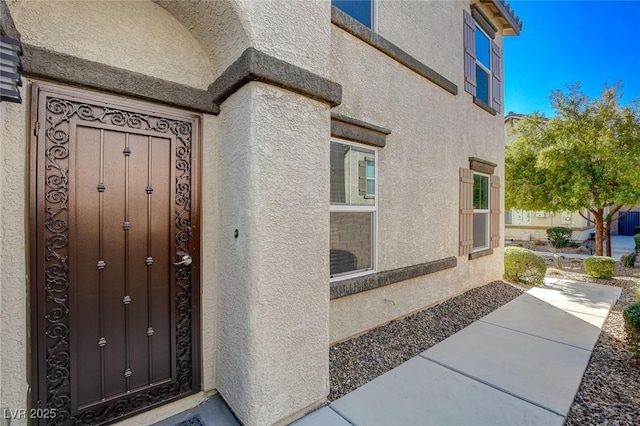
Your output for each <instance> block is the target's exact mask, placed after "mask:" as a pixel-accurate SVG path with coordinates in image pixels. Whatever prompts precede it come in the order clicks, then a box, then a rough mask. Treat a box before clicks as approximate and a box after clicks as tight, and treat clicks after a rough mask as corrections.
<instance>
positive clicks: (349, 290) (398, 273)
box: [329, 257, 458, 300]
mask: <svg viewBox="0 0 640 426" xmlns="http://www.w3.org/2000/svg"><path fill="white" fill-rule="evenodd" d="M457 262H458V261H457V258H456V257H447V258H444V259H440V260H434V261H432V262H426V263H420V264H418V265H412V266H407V267H404V268H398V269H392V270H390V271H382V272H376V273H372V274H367V275H364V276H361V277H354V278H348V279H344V280H341V281H332V282H330V284H329V288H330V292H331V296H330V298H331V300H333V299H339V298H341V297H345V296H350V295H352V294H357V293H361V292H363V291H368V290H373V289H375V288H379V287H384V286H387V285H389V284H394V283H397V282H400V281H405V280H409V279H411V278H417V277H420V276H423V275H427V274H433V273H435V272H438V271H442V270H445V269H450V268H455V267H456V265H457Z"/></svg>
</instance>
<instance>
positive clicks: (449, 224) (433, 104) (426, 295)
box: [330, 2, 504, 342]
mask: <svg viewBox="0 0 640 426" xmlns="http://www.w3.org/2000/svg"><path fill="white" fill-rule="evenodd" d="M390 3H393V5H391V4H390ZM422 3H423V2H387V4H385V2H381V3H380V5H379V29H380V33H381V34H382V35H383V36H385V37H388V38H389V39H390V41H392V42H394V43H395V44H397V45H398V47H400V48H401V49H403V50H406V51H408V52H411V53H415V54H416V59H419V60H421V61H422V62H423V63H424V64H425V65H427V66H429V67H431V68H432V69H434V70H435V71H437V72H439V73H441V74H443V75H444V76H445V77H446V78H448V79H450V80H451V81H453V83H455V84H456V85H457V86H458V94H457V95H452V94H451V93H449V92H447V91H445V90H443V89H442V88H440V87H439V86H437V85H435V84H433V83H432V82H430V81H428V80H427V79H425V78H423V77H421V76H420V75H418V74H416V73H415V72H413V71H411V70H409V69H408V68H406V67H404V66H403V65H401V64H399V63H398V62H396V61H395V60H393V59H392V58H390V57H388V56H386V55H384V54H383V53H381V52H380V51H378V50H376V49H375V48H373V47H372V46H370V45H368V44H367V43H364V42H363V41H361V40H359V39H357V38H355V37H354V36H352V35H351V34H348V33H347V32H345V31H343V30H342V29H340V28H338V27H336V26H334V27H333V28H332V32H331V37H332V38H331V43H332V44H331V49H332V54H331V73H332V74H331V78H332V79H333V80H335V81H337V82H339V83H341V84H342V85H343V87H344V93H343V103H342V105H340V106H338V107H336V108H335V109H334V110H335V111H336V112H339V113H341V114H343V115H346V116H348V117H352V118H355V119H359V120H363V121H366V122H369V123H372V124H375V125H378V126H382V127H386V128H388V129H390V130H391V134H390V135H389V136H388V137H387V144H386V146H385V147H384V148H381V149H379V154H378V155H379V157H378V164H377V166H378V213H377V219H378V223H377V265H378V268H377V270H378V271H386V270H392V269H396V268H402V267H406V266H411V265H416V264H420V263H424V262H429V261H434V260H438V259H443V258H446V257H449V256H457V254H458V222H459V218H458V215H459V192H458V185H459V183H458V176H459V174H458V173H459V172H458V170H459V168H460V167H469V157H478V158H482V159H484V160H488V161H490V162H493V163H497V164H498V167H497V168H496V172H495V174H496V175H497V176H500V177H501V178H502V177H503V176H504V167H503V164H504V130H503V120H502V114H496V115H495V116H493V115H491V114H489V113H488V112H486V111H485V110H483V109H481V108H479V107H478V106H476V105H474V104H473V99H472V96H471V95H470V94H468V93H466V92H465V91H464V81H463V78H464V75H463V62H462V50H463V45H462V44H463V40H462V15H463V13H462V11H463V8H464V7H468V5H467V6H465V5H466V3H465V2H430V3H429V4H428V5H426V4H422ZM410 15H415V16H420V18H421V19H420V20H418V19H417V18H412V19H407V20H405V18H406V17H407V16H410ZM443 22H445V23H447V24H446V25H445V24H443ZM444 28H447V31H446V37H443V32H444ZM452 28H458V29H459V31H458V30H455V31H454V30H452ZM385 29H386V31H387V32H386V33H385ZM436 29H437V30H436ZM417 33H419V34H421V37H415V34H417ZM422 34H426V35H425V36H424V37H423V36H422ZM417 39H419V41H416V40H417ZM496 41H497V43H498V44H499V45H501V44H502V39H501V36H500V35H499V34H498V35H496ZM401 43H406V44H401ZM423 45H424V46H423ZM433 45H435V47H434V46H433ZM427 46H429V47H427ZM430 49H435V50H436V51H437V52H436V51H433V52H432V51H431V50H430ZM421 52H422V53H421ZM425 52H426V53H425ZM501 199H504V185H502V188H501ZM501 222H502V220H501ZM503 231H504V230H503V229H502V230H501V235H504V233H503ZM501 277H502V245H501V247H500V248H498V249H494V254H493V255H490V256H486V257H482V258H479V259H475V260H468V259H467V258H466V257H458V266H457V267H456V268H454V269H450V270H446V271H442V272H438V273H436V274H432V275H426V276H423V277H419V278H415V279H412V280H409V281H405V282H401V283H396V284H392V285H390V286H387V287H384V288H380V289H374V290H370V291H367V292H364V293H360V294H357V295H353V296H348V297H344V298H340V299H335V300H332V301H331V316H330V317H331V341H332V342H335V341H339V340H343V339H345V338H347V337H349V336H351V335H354V334H357V333H360V332H362V331H365V330H367V329H370V328H372V327H375V326H376V325H379V324H381V323H384V322H388V321H390V320H392V319H394V318H396V317H398V316H402V315H406V314H408V313H410V312H413V311H415V310H418V309H420V308H422V307H426V306H429V305H431V304H434V303H437V302H439V301H442V300H444V299H447V298H449V297H452V296H454V295H457V294H459V293H462V292H464V291H465V290H467V289H469V288H472V287H475V286H479V285H483V284H486V283H488V282H490V281H493V280H496V279H500V278H501Z"/></svg>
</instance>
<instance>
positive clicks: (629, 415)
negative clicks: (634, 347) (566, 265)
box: [559, 262, 640, 426]
mask: <svg viewBox="0 0 640 426" xmlns="http://www.w3.org/2000/svg"><path fill="white" fill-rule="evenodd" d="M616 272H617V277H615V278H613V279H611V280H594V279H592V278H591V279H590V280H591V281H595V282H599V283H600V284H608V285H615V286H618V287H620V288H622V294H621V296H620V299H618V302H617V303H616V304H615V306H614V307H613V308H612V310H611V313H610V314H609V317H608V318H607V321H606V322H605V323H604V326H603V327H602V332H601V334H600V339H599V340H598V343H597V344H596V347H595V349H594V350H593V354H592V355H591V360H590V361H589V365H588V366H587V370H586V372H585V375H584V377H583V379H582V383H581V384H580V389H579V390H578V393H577V395H576V398H575V400H574V401H573V404H572V405H571V410H570V411H569V416H568V418H567V421H566V423H565V424H566V425H571V426H573V425H576V426H578V425H580V426H583V425H629V426H631V425H640V360H638V359H636V358H634V357H632V356H631V354H630V353H629V352H628V351H627V345H626V343H625V331H624V322H623V319H622V311H623V310H624V308H625V307H626V306H628V305H629V304H631V303H633V302H634V301H635V298H636V296H635V287H636V285H637V283H638V279H637V278H638V277H640V270H638V269H631V268H624V267H622V266H621V265H620V263H619V262H618V264H617V265H616ZM559 274H560V273H559ZM564 275H569V276H568V278H570V277H571V278H574V279H579V278H580V279H581V280H587V279H588V278H587V277H585V276H584V275H581V274H578V273H576V272H569V273H565V274H564ZM625 275H626V276H625Z"/></svg>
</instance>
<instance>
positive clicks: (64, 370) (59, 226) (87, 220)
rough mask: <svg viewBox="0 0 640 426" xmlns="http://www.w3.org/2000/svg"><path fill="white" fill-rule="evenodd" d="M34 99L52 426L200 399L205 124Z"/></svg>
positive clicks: (72, 95)
mask: <svg viewBox="0 0 640 426" xmlns="http://www.w3.org/2000/svg"><path fill="white" fill-rule="evenodd" d="M32 96H33V97H32V102H33V109H32V115H33V117H34V119H33V122H34V144H33V145H32V156H31V161H32V163H31V166H32V167H31V169H32V173H31V181H32V195H31V211H32V214H31V223H32V237H31V246H32V249H31V250H32V255H31V256H32V257H31V264H32V266H31V276H32V277H35V280H32V292H33V297H32V302H33V304H32V306H33V308H32V313H33V314H32V318H33V323H34V333H33V335H34V338H33V344H32V353H33V356H32V360H33V365H32V370H33V372H34V375H33V383H32V387H33V388H34V392H33V400H34V408H42V409H48V410H50V411H45V413H49V414H50V413H54V415H53V416H52V415H49V416H48V417H50V418H49V419H41V420H40V421H41V422H42V423H47V424H104V423H109V422H112V421H115V420H118V419H121V418H122V417H123V416H126V415H129V414H134V413H137V412H139V411H142V410H145V409H148V408H150V407H152V406H155V405H158V404H162V403H164V402H168V401H171V400H174V399H176V398H180V397H183V396H186V395H188V394H191V393H193V392H197V391H199V390H200V365H199V363H200V356H199V355H200V352H199V351H200V347H199V340H198V336H199V334H198V333H199V321H198V316H199V282H198V268H199V241H198V230H196V229H195V225H196V224H197V223H198V193H197V191H198V190H199V187H198V179H197V176H198V175H197V172H198V168H197V165H198V157H197V155H198V143H197V142H198V138H199V134H198V132H199V129H198V127H199V118H198V117H197V116H195V115H193V114H188V113H185V112H181V111H175V110H172V109H167V108H160V107H156V106H150V105H147V104H144V103H139V102H129V101H125V100H123V99H120V98H116V97H111V96H104V95H99V94H94V93H90V92H84V91H79V90H71V89H67V88H61V87H57V86H51V85H44V84H34V88H33V91H32ZM52 417H53V418H52Z"/></svg>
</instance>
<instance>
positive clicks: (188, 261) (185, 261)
mask: <svg viewBox="0 0 640 426" xmlns="http://www.w3.org/2000/svg"><path fill="white" fill-rule="evenodd" d="M191 262H193V259H192V258H191V256H189V255H188V254H185V255H184V256H182V260H181V261H180V262H177V263H174V265H176V266H180V265H191Z"/></svg>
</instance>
